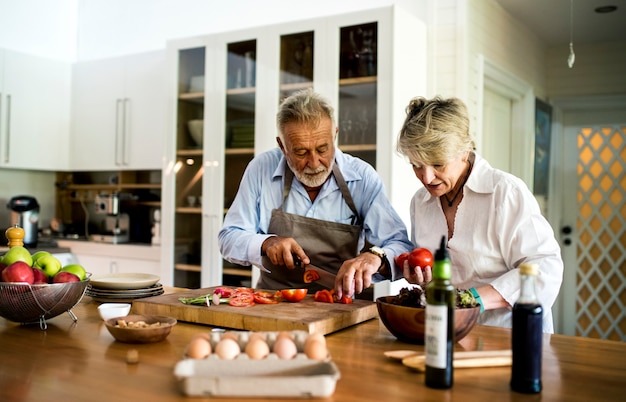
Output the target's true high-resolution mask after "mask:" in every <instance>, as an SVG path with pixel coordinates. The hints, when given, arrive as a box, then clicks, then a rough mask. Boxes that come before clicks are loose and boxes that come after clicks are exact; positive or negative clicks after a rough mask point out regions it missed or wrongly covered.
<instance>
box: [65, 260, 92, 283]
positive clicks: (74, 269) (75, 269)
mask: <svg viewBox="0 0 626 402" xmlns="http://www.w3.org/2000/svg"><path fill="white" fill-rule="evenodd" d="M60 272H69V273H71V274H74V275H76V276H77V277H78V278H79V279H80V280H81V281H82V280H83V279H85V278H86V277H87V271H86V270H85V267H83V266H82V265H80V264H68V265H66V266H64V267H63V268H61V271H60Z"/></svg>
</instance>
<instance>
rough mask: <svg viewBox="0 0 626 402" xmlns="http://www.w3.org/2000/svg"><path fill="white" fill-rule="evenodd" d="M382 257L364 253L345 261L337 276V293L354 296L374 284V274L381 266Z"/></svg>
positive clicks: (337, 295)
mask: <svg viewBox="0 0 626 402" xmlns="http://www.w3.org/2000/svg"><path fill="white" fill-rule="evenodd" d="M380 264H381V260H380V257H379V256H377V255H375V254H372V253H362V254H359V255H358V256H357V257H355V258H352V259H350V260H346V261H344V263H343V264H341V268H339V271H338V272H337V277H336V278H335V295H336V297H337V298H338V299H341V297H342V296H347V297H353V296H354V295H355V294H359V293H361V292H362V291H363V290H364V289H367V288H369V287H370V285H371V284H372V275H374V274H375V273H376V272H378V268H380Z"/></svg>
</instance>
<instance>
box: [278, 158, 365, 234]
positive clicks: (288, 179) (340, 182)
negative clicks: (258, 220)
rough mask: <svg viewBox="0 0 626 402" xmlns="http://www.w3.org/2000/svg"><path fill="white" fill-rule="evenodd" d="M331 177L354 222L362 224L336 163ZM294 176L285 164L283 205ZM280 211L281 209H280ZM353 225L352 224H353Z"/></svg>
mask: <svg viewBox="0 0 626 402" xmlns="http://www.w3.org/2000/svg"><path fill="white" fill-rule="evenodd" d="M333 175H334V176H335V180H336V181H337V186H338V187H339V191H341V195H342V196H343V199H344V200H345V201H346V204H348V207H350V210H351V211H352V212H353V213H354V217H355V218H356V222H357V223H358V224H359V225H360V224H362V220H361V216H360V215H359V212H358V211H357V209H356V205H355V204H354V200H353V199H352V194H350V189H348V184H347V183H346V180H345V179H344V178H343V174H341V170H339V167H338V166H337V163H335V164H333ZM293 177H294V174H293V172H292V171H291V169H290V168H289V166H288V165H287V164H285V183H284V186H283V204H284V203H285V200H286V199H287V196H288V195H289V192H290V191H291V183H292V182H293ZM281 209H282V207H281ZM353 224H354V223H353Z"/></svg>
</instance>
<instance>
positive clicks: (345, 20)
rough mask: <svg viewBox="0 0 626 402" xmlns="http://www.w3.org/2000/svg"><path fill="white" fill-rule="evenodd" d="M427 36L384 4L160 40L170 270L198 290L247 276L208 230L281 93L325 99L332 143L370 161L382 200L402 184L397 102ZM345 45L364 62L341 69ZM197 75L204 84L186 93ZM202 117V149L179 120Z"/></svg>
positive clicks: (215, 226) (271, 138)
mask: <svg viewBox="0 0 626 402" xmlns="http://www.w3.org/2000/svg"><path fill="white" fill-rule="evenodd" d="M351 36H352V38H351ZM425 37H426V30H425V28H424V25H423V24H422V23H421V22H420V21H419V20H418V19H417V18H416V17H415V16H413V15H411V14H408V13H406V12H404V11H402V10H401V9H400V8H398V7H397V6H389V7H383V8H380V9H371V10H367V11H363V12H357V13H350V14H344V15H337V16H329V17H325V18H315V19H309V20H302V21H296V22H293V23H288V24H279V25H275V26H268V27H262V28H258V29H254V28H253V29H247V30H243V31H234V32H228V33H223V34H215V35H210V36H207V37H196V38H190V39H187V40H178V41H172V42H170V43H168V51H169V54H168V57H169V59H170V62H171V63H172V65H173V66H174V68H173V71H175V72H176V76H173V77H170V79H171V81H172V82H173V83H174V85H172V88H171V96H172V98H174V99H177V102H176V107H175V109H174V110H173V111H172V113H173V116H174V118H173V119H172V121H173V122H174V124H173V126H172V127H170V130H171V131H172V132H174V133H175V135H174V136H173V137H174V138H173V139H171V140H170V141H169V143H168V147H167V148H166V155H167V156H166V158H167V159H168V163H167V166H169V168H168V169H166V171H164V176H163V211H162V212H163V216H164V219H163V222H164V224H163V227H162V230H163V238H162V253H163V258H162V259H163V261H165V264H167V263H168V262H170V261H173V264H172V265H173V266H174V267H175V269H174V274H173V276H177V275H178V276H181V277H182V275H180V274H181V273H182V271H187V272H190V271H191V272H194V273H196V274H198V275H197V276H198V277H196V278H194V282H193V284H194V285H196V286H202V287H207V286H215V285H218V284H221V283H224V281H226V279H227V277H230V279H232V277H235V278H236V277H237V275H240V276H241V278H245V280H250V277H251V269H250V267H237V266H232V265H231V264H229V263H226V262H225V261H224V260H223V258H222V257H221V255H220V254H219V248H218V245H217V234H218V232H219V230H220V229H221V226H222V222H223V216H224V213H225V212H226V211H227V209H228V207H229V206H230V204H231V203H232V201H233V198H234V196H235V194H236V192H237V190H238V187H239V182H240V180H241V176H242V174H243V171H244V170H245V168H246V166H247V163H248V162H249V161H250V159H252V158H253V157H254V155H256V154H258V153H261V152H264V151H266V150H268V149H271V148H273V147H275V146H277V145H276V140H275V138H276V123H275V116H276V112H277V109H278V105H279V103H280V101H281V100H282V99H283V98H284V97H285V96H287V95H289V94H290V93H293V92H294V91H296V90H298V89H302V88H306V87H313V88H314V89H315V90H316V91H317V92H320V93H322V94H323V95H325V96H326V97H327V98H329V99H330V100H331V102H332V104H333V105H334V106H335V109H336V117H337V123H338V124H339V127H340V130H339V142H338V145H339V147H340V148H342V149H343V150H344V151H346V152H350V153H353V154H355V155H356V156H359V157H361V158H363V159H364V160H366V161H368V162H369V163H371V164H372V165H373V166H374V167H375V168H376V169H377V171H378V172H379V173H380V175H381V177H382V179H383V181H384V183H385V186H386V189H387V191H388V194H389V196H390V198H391V200H392V202H393V200H394V191H407V190H406V189H407V187H409V186H406V183H407V181H410V180H412V178H413V176H412V175H413V173H412V170H411V169H410V166H409V165H408V164H407V163H406V162H405V161H404V160H402V159H401V158H399V157H397V156H395V153H394V151H393V149H394V145H395V139H396V136H397V133H398V132H399V129H400V126H401V125H402V122H403V120H404V117H405V115H404V111H405V107H406V105H407V104H408V102H409V100H410V99H411V97H414V96H417V95H423V94H426V79H425V77H426V65H427V60H426V47H425V44H426V41H425ZM350 51H352V52H354V53H353V54H352V56H354V55H356V56H357V57H358V58H361V59H365V60H366V62H365V64H364V65H358V64H357V65H354V66H353V68H352V67H348V66H347V65H346V64H345V63H346V60H347V58H348V57H349V56H351V55H350ZM199 74H204V76H205V79H204V91H202V90H197V89H195V90H193V91H190V90H189V85H188V83H189V82H190V79H191V76H193V75H199ZM200 118H203V119H204V120H205V122H206V121H209V122H211V123H210V124H205V125H204V133H203V134H204V141H203V144H202V147H201V148H200V147H198V146H197V145H196V144H194V143H193V142H191V141H190V137H189V133H188V132H187V131H186V122H187V121H188V120H189V119H200ZM237 135H239V138H237V137H236V136H237ZM250 135H251V136H250ZM413 191H414V190H413ZM187 195H195V196H199V195H203V197H202V204H201V205H198V204H196V205H193V206H189V205H186V200H187ZM402 197H404V195H403V196H402ZM409 200H410V195H407V196H406V204H407V213H408V202H409ZM185 246H187V248H186V249H185ZM181 247H182V248H183V251H182V252H181V251H180V250H181ZM175 250H178V251H175ZM182 279H184V278H182ZM175 283H176V280H175ZM176 285H177V286H188V285H189V283H185V282H181V283H176Z"/></svg>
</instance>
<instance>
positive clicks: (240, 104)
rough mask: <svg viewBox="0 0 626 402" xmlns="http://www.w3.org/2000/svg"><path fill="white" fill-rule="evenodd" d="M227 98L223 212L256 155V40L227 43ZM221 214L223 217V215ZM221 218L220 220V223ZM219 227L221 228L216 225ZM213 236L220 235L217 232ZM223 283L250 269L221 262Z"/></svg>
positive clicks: (240, 280)
mask: <svg viewBox="0 0 626 402" xmlns="http://www.w3.org/2000/svg"><path fill="white" fill-rule="evenodd" d="M226 49H227V60H226V99H225V110H224V116H225V120H224V128H225V132H224V137H225V144H224V174H225V176H226V178H225V180H224V198H223V215H225V214H226V212H227V211H228V208H229V207H230V205H231V204H232V203H233V200H234V199H235V195H237V190H239V182H240V181H241V178H242V177H243V172H244V170H245V169H246V166H247V165H248V162H250V160H251V159H252V158H253V157H254V134H255V105H256V40H245V41H240V42H232V43H227V44H226ZM223 215H222V216H223ZM221 222H222V221H221V220H219V223H220V224H221ZM214 230H219V228H214ZM213 235H215V236H216V237H217V232H214V233H213ZM222 263H223V269H222V275H223V278H222V283H224V284H228V285H235V286H238V285H246V284H247V283H246V282H247V281H248V280H249V279H250V268H249V267H241V266H238V265H235V264H232V263H230V262H228V261H226V260H223V261H222Z"/></svg>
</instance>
